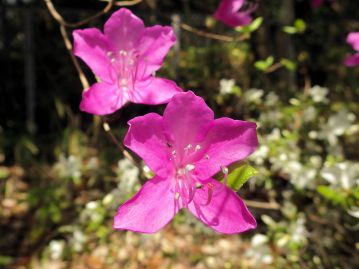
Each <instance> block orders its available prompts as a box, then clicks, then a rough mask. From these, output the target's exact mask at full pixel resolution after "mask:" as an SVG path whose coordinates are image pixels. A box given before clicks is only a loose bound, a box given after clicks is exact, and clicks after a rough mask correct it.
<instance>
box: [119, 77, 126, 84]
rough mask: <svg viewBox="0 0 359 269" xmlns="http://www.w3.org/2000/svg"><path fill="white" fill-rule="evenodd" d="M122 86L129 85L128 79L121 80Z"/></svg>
mask: <svg viewBox="0 0 359 269" xmlns="http://www.w3.org/2000/svg"><path fill="white" fill-rule="evenodd" d="M120 85H121V86H126V85H127V79H125V78H121V80H120Z"/></svg>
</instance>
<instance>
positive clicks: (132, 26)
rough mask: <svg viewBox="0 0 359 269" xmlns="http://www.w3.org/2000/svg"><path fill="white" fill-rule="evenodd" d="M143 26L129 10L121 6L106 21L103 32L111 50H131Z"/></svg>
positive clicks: (137, 40)
mask: <svg viewBox="0 0 359 269" xmlns="http://www.w3.org/2000/svg"><path fill="white" fill-rule="evenodd" d="M144 29H145V26H144V24H143V21H142V20H141V19H140V18H138V17H137V16H135V15H134V14H133V13H132V12H131V11H130V10H128V9H126V8H121V9H120V10H118V11H116V12H115V13H113V14H112V15H111V17H110V18H109V19H108V20H107V21H106V23H105V27H104V32H105V36H106V37H107V38H108V40H109V42H110V45H111V47H112V49H113V51H116V52H117V51H119V50H125V51H131V50H132V49H133V48H135V47H136V46H137V45H138V42H139V40H140V38H141V36H142V34H143V31H144Z"/></svg>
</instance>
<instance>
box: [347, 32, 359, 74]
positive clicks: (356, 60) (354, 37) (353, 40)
mask: <svg viewBox="0 0 359 269" xmlns="http://www.w3.org/2000/svg"><path fill="white" fill-rule="evenodd" d="M347 43H348V44H349V45H351V46H352V47H353V49H354V50H355V51H356V53H355V54H353V55H351V56H349V57H347V58H346V60H345V65H346V66H349V67H354V66H356V65H359V32H354V33H350V34H349V35H348V37H347Z"/></svg>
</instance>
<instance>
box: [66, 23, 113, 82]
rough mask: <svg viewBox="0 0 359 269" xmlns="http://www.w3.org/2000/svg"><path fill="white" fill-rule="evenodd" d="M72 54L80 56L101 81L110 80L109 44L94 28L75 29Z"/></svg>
mask: <svg viewBox="0 0 359 269" xmlns="http://www.w3.org/2000/svg"><path fill="white" fill-rule="evenodd" d="M72 35H73V38H74V54H75V55H76V56H78V57H80V58H81V59H82V60H83V61H84V62H85V63H86V64H87V65H88V66H89V67H90V68H91V69H92V71H93V73H95V75H96V76H98V77H99V78H101V80H102V81H109V80H110V60H109V58H108V57H107V52H108V51H109V45H108V42H107V39H106V37H105V36H104V35H103V34H102V33H101V32H100V31H99V30H98V29H96V28H89V29H85V30H75V31H73V33H72Z"/></svg>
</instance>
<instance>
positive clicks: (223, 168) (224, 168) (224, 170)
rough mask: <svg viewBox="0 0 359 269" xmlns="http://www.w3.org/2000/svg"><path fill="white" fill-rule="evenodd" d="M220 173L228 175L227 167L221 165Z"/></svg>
mask: <svg viewBox="0 0 359 269" xmlns="http://www.w3.org/2000/svg"><path fill="white" fill-rule="evenodd" d="M221 170H222V173H223V174H225V175H228V168H227V167H225V166H221Z"/></svg>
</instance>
